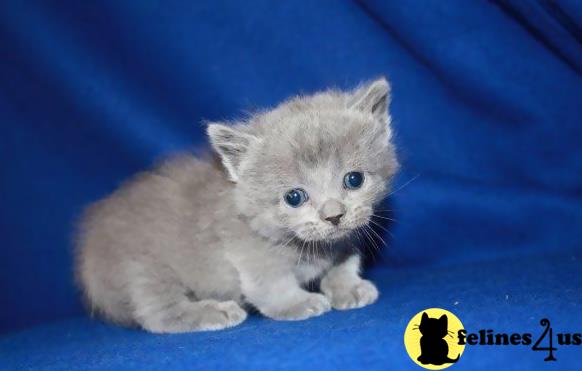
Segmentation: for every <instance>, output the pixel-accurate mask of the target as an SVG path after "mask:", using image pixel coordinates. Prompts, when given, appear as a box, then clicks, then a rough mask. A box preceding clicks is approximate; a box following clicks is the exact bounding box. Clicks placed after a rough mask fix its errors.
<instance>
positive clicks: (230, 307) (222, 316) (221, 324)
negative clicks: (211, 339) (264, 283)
mask: <svg viewBox="0 0 582 371" xmlns="http://www.w3.org/2000/svg"><path fill="white" fill-rule="evenodd" d="M246 318H247V312H246V311H245V310H244V309H242V308H241V307H240V305H238V303H237V302H235V301H232V300H230V301H224V302H218V303H216V306H215V307H214V308H212V309H210V308H209V312H208V314H207V315H206V316H205V318H204V320H203V321H202V322H201V323H200V327H201V329H202V330H222V329H224V328H228V327H234V326H236V325H238V324H240V323H241V322H243V321H244V320H245V319H246Z"/></svg>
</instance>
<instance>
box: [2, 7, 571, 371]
mask: <svg viewBox="0 0 582 371" xmlns="http://www.w3.org/2000/svg"><path fill="white" fill-rule="evenodd" d="M581 44H582V4H581V3H580V2H579V1H576V0H563V1H559V2H554V1H549V0H538V1H534V0H522V1H517V0H516V1H499V2H495V1H493V2H490V1H472V2H466V1H460V0H459V1H439V0H412V1H406V2H402V1H379V0H366V1H358V2H338V1H331V0H322V1H317V2H307V1H306V2H301V3H298V2H282V1H281V2H274V1H270V0H252V1H246V2H240V1H235V0H222V1H206V2H203V1H186V0H167V1H154V0H131V1H129V0H128V1H113V0H104V1H99V2H79V1H72V0H63V1H59V2H42V1H34V0H29V1H27V2H23V1H17V0H6V1H3V2H0V129H1V130H0V161H1V162H0V293H1V298H2V300H1V301H0V302H1V309H0V333H1V334H2V335H0V368H3V366H6V367H5V368H13V367H39V368H40V367H42V368H54V369H64V368H71V369H75V368H109V367H114V366H122V365H123V366H125V367H128V368H136V369H137V368H140V367H142V366H144V365H145V366H148V367H151V368H158V369H159V368H160V367H162V366H176V367H185V368H189V367H193V366H199V367H201V366H204V365H207V366H208V367H213V366H214V367H219V366H225V365H235V364H238V363H240V362H246V364H247V365H249V366H256V367H264V368H272V367H275V366H278V365H279V366H287V367H297V368H299V367H301V368H306V369H309V368H319V369H321V368H326V367H332V366H334V365H335V366H339V365H345V366H347V367H352V368H355V367H356V366H370V367H374V368H387V367H390V368H392V369H398V368H402V369H405V368H409V367H412V366H414V365H413V364H412V363H411V361H410V360H409V359H408V356H407V355H406V353H405V352H404V349H403V344H402V336H403V331H404V327H405V326H406V323H407V321H408V319H409V318H411V317H412V316H413V315H414V314H416V313H417V312H418V311H420V310H422V309H425V308H428V307H443V308H445V309H449V310H451V311H452V312H453V313H456V314H457V315H458V316H459V318H460V319H461V321H463V323H464V325H465V326H466V327H468V328H469V327H470V328H473V329H480V328H484V326H485V327H487V326H492V327H493V326H494V328H495V329H496V330H498V331H512V332H513V331H525V330H528V331H537V330H538V327H539V324H538V321H539V319H540V317H541V316H549V317H551V319H552V323H554V324H555V326H556V327H559V328H560V329H561V330H563V331H573V332H581V331H582V326H581V325H582V323H581V315H580V305H582V295H581V294H582V292H581V287H582V282H581V277H580V276H581V275H582V273H580V268H581V267H580V262H579V257H580V252H581V251H582V248H581V246H580V245H581V243H580V241H582V202H581V201H582V124H581V118H582V104H581V103H582V77H581V74H582V45H581ZM379 75H386V76H388V77H389V79H390V81H391V83H392V92H393V102H392V105H391V110H392V115H393V126H394V130H395V133H396V138H395V140H396V143H397V145H398V148H399V151H400V157H401V161H402V163H403V171H402V173H401V174H400V175H399V177H398V179H397V182H396V187H395V189H396V192H395V193H394V194H393V195H392V196H391V197H390V198H389V200H388V201H387V202H386V204H385V205H384V208H385V209H390V210H392V211H391V212H386V216H388V217H391V218H394V219H396V222H394V223H392V224H386V225H384V228H388V230H389V231H390V233H388V232H384V231H383V230H382V229H378V233H380V234H381V235H382V238H383V239H384V240H385V241H386V243H387V245H388V246H387V247H385V248H384V249H383V250H382V252H381V253H375V258H374V259H371V260H372V262H371V265H372V268H371V269H370V275H371V277H372V278H373V279H374V280H375V281H376V282H378V283H379V286H380V289H381V291H382V293H383V295H382V298H381V301H380V302H379V303H378V304H377V305H374V306H371V307H369V308H366V309H362V310H358V311H351V312H333V313H331V314H328V315H325V316H323V317H321V318H317V319H313V320H309V321H305V322H298V323H279V322H274V321H270V320H266V319H263V318H260V317H253V318H251V319H250V320H248V321H247V322H246V323H244V324H243V325H242V326H241V327H239V328H235V329H232V330H229V331H224V332H219V333H208V334H189V335H180V336H167V337H160V336H153V335H149V334H145V333H142V332H138V331H134V330H126V329H119V328H116V327H112V326H109V325H104V324H101V323H99V322H95V321H90V320H89V319H87V318H86V317H85V315H84V314H83V310H82V307H81V305H80V300H79V295H78V292H77V291H76V290H75V288H74V285H73V283H72V278H71V277H72V264H71V262H72V256H73V253H72V249H71V243H70V236H71V235H72V226H73V225H74V221H75V219H76V217H77V216H78V215H79V213H80V211H81V210H82V208H83V206H84V205H86V204H87V203H88V202H91V201H93V200H96V199H97V198H99V197H102V196H104V195H106V194H107V193H109V192H111V191H112V190H113V189H115V187H116V186H117V185H118V184H119V183H120V182H121V181H122V180H123V179H124V178H126V177H127V176H129V175H130V174H132V173H134V172H136V171H138V170H141V169H144V168H147V167H148V166H150V165H151V164H152V163H153V162H154V161H155V159H156V158H159V157H160V156H163V155H165V154H168V153H170V152H172V151H177V150H184V149H189V148H193V147H195V146H199V145H202V144H203V143H205V141H206V139H205V137H204V135H203V132H204V131H203V127H202V125H201V121H202V120H203V119H206V120H220V119H228V118H233V117H236V116H237V115H240V113H241V111H242V110H245V109H253V108H256V107H265V106H271V105H274V104H276V103H277V102H279V101H281V100H282V99H284V98H286V97H288V96H290V95H293V94H296V93H298V92H304V93H308V92H312V91H316V90H318V89H323V88H326V87H329V86H335V87H339V88H348V87H352V86H354V85H355V84H356V83H358V82H360V81H361V80H366V79H371V78H373V77H377V76H379ZM373 260H375V261H373ZM506 295H508V299H506ZM455 302H458V304H457V305H455V304H454V303H455ZM75 318H76V319H75ZM47 322H52V324H46V323H47ZM223 352H226V353H223ZM581 352H582V348H580V349H579V350H576V349H575V348H573V347H570V348H565V347H564V348H561V349H560V350H559V351H558V354H557V357H558V359H559V361H558V364H557V365H558V366H561V367H574V366H575V365H577V363H576V360H577V359H579V357H580V354H581ZM541 356H542V355H541V354H539V353H538V352H531V351H530V350H524V349H523V348H515V347H513V348H512V347H509V348H508V347H498V348H484V347H473V348H470V349H467V351H466V355H463V357H462V358H461V360H460V361H459V364H458V365H457V366H455V367H468V368H469V367H470V368H473V369H474V368H476V367H481V368H484V369H485V368H487V367H492V366H495V367H504V368H506V367H509V368H528V369H532V368H535V367H541V366H542V365H543V361H542V360H541V359H540V358H543V357H541ZM414 367H416V366H414Z"/></svg>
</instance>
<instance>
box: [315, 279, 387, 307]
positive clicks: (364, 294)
mask: <svg viewBox="0 0 582 371" xmlns="http://www.w3.org/2000/svg"><path fill="white" fill-rule="evenodd" d="M325 295H326V296H327V297H328V298H329V299H330V301H331V305H332V306H333V307H334V308H335V309H339V310H345V309H353V308H362V307H365V306H366V305H369V304H372V303H373V302H375V301H376V299H378V289H377V288H376V286H374V284H373V283H372V282H370V281H368V280H361V281H359V282H358V283H356V284H355V285H353V286H351V287H347V288H339V287H335V288H334V289H332V290H327V291H325Z"/></svg>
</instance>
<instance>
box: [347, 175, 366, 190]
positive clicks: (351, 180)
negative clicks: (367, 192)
mask: <svg viewBox="0 0 582 371" xmlns="http://www.w3.org/2000/svg"><path fill="white" fill-rule="evenodd" d="M362 183H364V174H362V173H360V172H359V171H351V172H349V173H347V174H346V175H345V176H344V187H346V188H347V189H358V188H360V187H361V186H362Z"/></svg>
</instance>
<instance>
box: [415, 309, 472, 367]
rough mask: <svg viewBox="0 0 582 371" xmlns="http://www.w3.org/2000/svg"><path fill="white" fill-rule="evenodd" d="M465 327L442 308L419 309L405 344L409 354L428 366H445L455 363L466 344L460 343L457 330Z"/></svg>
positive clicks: (421, 364)
mask: <svg viewBox="0 0 582 371" xmlns="http://www.w3.org/2000/svg"><path fill="white" fill-rule="evenodd" d="M461 329H464V327H463V324H462V323H461V321H460V320H459V319H458V318H457V316H455V315H454V314H453V313H451V312H449V311H448V310H444V309H440V308H430V309H426V310H423V311H422V312H418V313H417V314H416V315H415V316H414V317H412V319H411V320H410V322H408V326H406V330H405V331H404V346H405V347H406V352H408V355H409V356H410V358H411V359H412V360H413V361H414V362H415V363H416V364H417V365H419V366H421V367H424V368H427V369H429V370H442V369H443V368H447V367H450V366H452V365H454V364H455V363H456V362H457V361H458V360H459V358H460V357H461V354H463V351H464V350H465V345H464V344H463V345H459V338H458V333H459V330H461Z"/></svg>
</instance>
